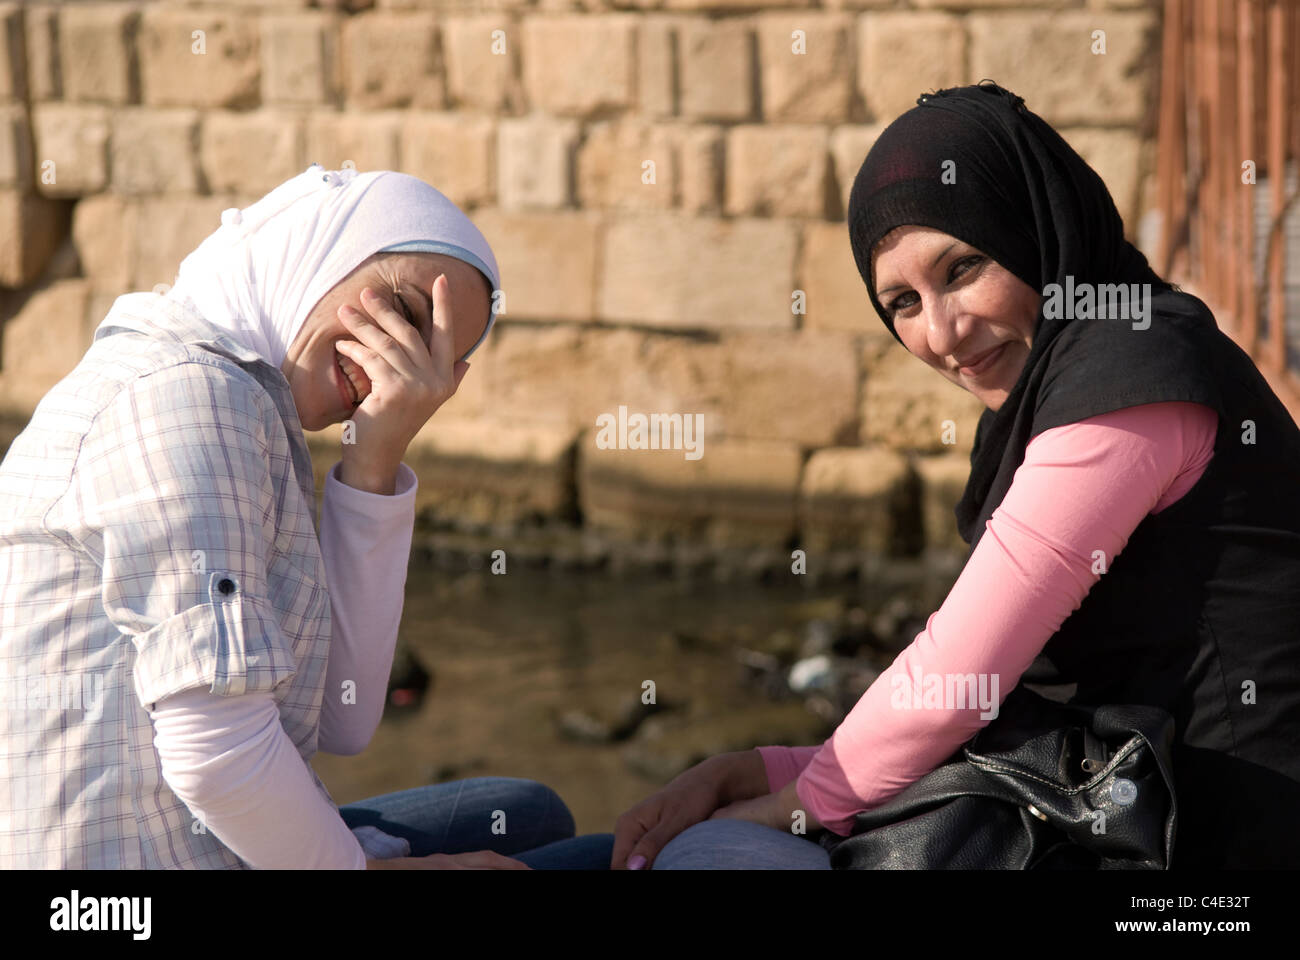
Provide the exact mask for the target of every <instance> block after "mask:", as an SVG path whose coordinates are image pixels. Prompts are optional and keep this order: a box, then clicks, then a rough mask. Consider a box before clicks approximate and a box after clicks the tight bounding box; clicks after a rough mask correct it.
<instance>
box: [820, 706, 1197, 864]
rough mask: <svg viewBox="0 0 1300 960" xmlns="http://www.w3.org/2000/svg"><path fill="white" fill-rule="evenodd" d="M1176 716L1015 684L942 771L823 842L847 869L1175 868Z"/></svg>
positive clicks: (836, 861) (824, 837) (826, 834)
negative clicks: (1054, 695)
mask: <svg viewBox="0 0 1300 960" xmlns="http://www.w3.org/2000/svg"><path fill="white" fill-rule="evenodd" d="M1173 732H1174V722H1173V717H1172V716H1170V714H1169V713H1168V712H1167V711H1165V710H1162V709H1160V708H1158V707H1151V706H1110V705H1105V706H1085V705H1081V704H1067V703H1058V702H1057V701H1055V700H1049V699H1048V698H1046V697H1044V696H1042V695H1041V694H1038V693H1035V692H1034V691H1032V690H1029V689H1027V688H1026V687H1024V686H1023V685H1021V686H1017V687H1016V688H1015V689H1014V690H1012V691H1011V693H1010V694H1009V695H1008V696H1007V698H1006V700H1005V701H1004V702H1003V704H1002V707H1001V709H1000V710H999V713H998V716H996V717H995V718H994V719H993V720H991V721H990V722H989V723H988V725H987V726H985V727H984V728H983V729H982V730H980V732H979V733H978V734H976V735H975V736H974V737H972V738H971V739H970V741H968V742H967V743H966V745H965V746H964V747H962V749H961V750H960V751H958V752H957V753H956V754H955V755H954V756H953V757H952V758H951V759H950V760H948V761H947V762H945V763H944V764H943V765H942V766H940V767H938V768H936V769H935V770H933V771H931V772H930V773H929V774H927V775H926V776H924V777H922V778H921V779H919V780H917V781H916V782H915V783H913V784H911V785H910V786H908V787H907V788H906V789H905V790H903V791H902V792H901V793H899V794H897V795H896V796H894V797H893V798H892V799H890V800H889V801H887V802H886V803H885V804H883V805H881V806H879V807H876V808H874V809H872V810H868V811H865V812H863V813H859V814H858V815H857V818H856V820H857V822H856V824H855V826H854V833H853V835H852V836H850V837H840V836H838V835H835V834H832V833H831V832H830V831H824V832H823V834H822V835H821V837H819V838H818V839H819V842H820V843H821V844H822V846H824V847H825V848H826V849H827V850H829V851H830V857H831V867H832V868H833V869H838V870H908V869H921V870H925V869H931V870H933V869H954V870H1034V869H1061V870H1098V869H1100V870H1115V869H1121V870H1124V869H1147V870H1164V869H1168V867H1169V864H1170V860H1171V858H1172V856H1173V851H1174V835H1175V830H1176V826H1177V804H1176V797H1175V794H1174V780H1173V772H1172V771H1173V758H1172V744H1173Z"/></svg>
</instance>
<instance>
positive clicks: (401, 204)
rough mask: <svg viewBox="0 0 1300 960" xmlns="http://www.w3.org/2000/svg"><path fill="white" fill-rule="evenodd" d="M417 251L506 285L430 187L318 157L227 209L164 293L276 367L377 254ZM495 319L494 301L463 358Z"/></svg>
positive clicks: (461, 217)
mask: <svg viewBox="0 0 1300 960" xmlns="http://www.w3.org/2000/svg"><path fill="white" fill-rule="evenodd" d="M418 250H423V251H428V252H433V253H443V254H446V255H448V256H451V257H454V258H456V259H457V260H463V261H465V262H466V263H468V264H471V265H472V266H474V267H476V268H478V270H479V271H480V272H481V273H482V274H483V275H484V276H485V277H487V279H488V282H489V284H490V285H491V289H492V290H494V291H495V290H498V289H500V286H501V278H500V275H499V274H498V272H497V262H496V258H495V257H494V256H493V255H492V250H491V248H490V247H489V246H488V244H487V241H486V240H485V239H483V235H482V234H481V233H479V231H478V228H477V227H475V226H474V224H473V223H471V222H470V220H469V218H468V217H467V216H465V214H464V213H463V212H462V211H461V209H460V208H459V207H457V206H456V205H455V204H454V203H452V202H451V201H450V200H448V199H447V198H446V197H445V196H443V195H442V194H441V193H440V192H439V191H437V190H435V189H434V188H433V187H431V186H430V185H429V184H427V183H425V182H424V181H423V180H420V179H419V178H417V177H412V176H409V175H408V174H405V173H397V172H395V171H392V170H378V171H371V172H368V173H358V172H357V171H356V170H353V169H343V170H330V171H327V170H325V168H324V167H322V166H321V165H320V164H318V163H313V164H312V165H311V166H309V167H308V168H307V169H306V170H305V171H303V172H302V173H300V174H298V175H297V176H296V177H293V178H291V179H289V180H286V181H285V182H284V183H282V184H280V186H278V187H276V188H275V189H274V190H272V191H271V192H270V193H268V194H267V195H266V196H264V197H263V198H262V199H261V200H258V201H257V202H256V203H254V204H252V205H250V206H247V207H244V208H243V209H242V210H241V209H239V208H238V207H230V208H229V209H227V210H225V211H223V212H222V214H221V226H220V227H219V228H218V229H217V230H216V231H214V232H213V233H212V234H210V235H209V236H208V237H207V239H206V240H204V241H203V242H202V243H201V244H199V246H198V247H197V248H195V250H194V251H193V252H192V253H190V255H189V256H187V257H186V258H185V259H184V260H183V261H181V267H180V272H179V273H178V274H177V276H176V284H175V285H174V286H173V287H172V288H171V290H170V291H168V293H167V294H166V296H168V297H170V298H173V299H177V300H182V301H188V302H189V303H190V304H191V305H192V306H193V307H194V308H195V309H196V310H197V311H198V312H199V313H200V314H201V315H202V316H203V317H204V318H205V319H206V320H207V321H208V322H209V323H211V324H213V325H214V326H217V327H219V328H221V329H222V330H223V331H225V332H226V333H228V334H229V335H230V336H231V337H233V338H234V339H235V340H236V341H237V342H239V343H241V344H243V345H244V346H246V347H248V348H249V349H251V350H254V351H256V352H257V353H258V354H259V355H260V356H261V357H262V359H264V360H266V361H268V362H269V363H270V364H272V365H273V366H274V367H275V368H276V369H277V370H278V369H279V368H280V365H281V364H282V363H283V362H284V358H285V355H286V354H287V353H288V350H289V344H291V343H292V342H293V339H294V337H295V336H297V334H298V331H299V329H301V327H302V325H303V323H304V322H305V321H306V319H307V315H308V314H309V313H311V310H312V308H313V307H314V306H315V305H316V304H317V303H318V302H319V301H320V299H321V297H323V296H324V295H325V294H326V293H327V292H328V291H329V290H330V288H331V287H333V286H334V285H335V284H336V283H338V282H339V281H340V280H342V279H343V278H344V277H346V276H347V275H348V274H350V273H351V272H352V271H353V270H355V269H356V268H357V266H358V265H359V264H360V263H362V261H364V260H365V259H366V258H367V257H369V256H371V255H372V254H375V253H380V252H384V251H418ZM495 319H496V316H495V313H494V311H493V310H492V309H491V306H490V305H489V310H488V317H487V326H486V327H485V328H484V330H483V336H481V337H479V339H478V341H477V342H476V343H475V344H474V346H472V347H470V349H469V350H468V351H467V352H466V353H465V357H468V356H469V355H470V354H471V353H473V352H474V351H475V350H476V349H477V348H478V346H479V344H481V343H482V342H483V340H484V339H486V338H487V335H488V331H489V330H491V329H492V323H493V321H494V320H495ZM461 359H464V357H462V358H461Z"/></svg>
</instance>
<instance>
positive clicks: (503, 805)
mask: <svg viewBox="0 0 1300 960" xmlns="http://www.w3.org/2000/svg"><path fill="white" fill-rule="evenodd" d="M466 784H467V786H469V785H473V788H474V790H475V792H482V794H483V799H488V798H490V799H491V806H492V807H493V810H492V811H491V812H492V817H493V820H494V827H493V829H494V831H495V832H499V833H504V834H507V835H508V834H510V833H513V832H514V830H516V829H517V830H518V831H519V832H520V834H521V835H525V836H527V838H528V842H529V843H530V845H531V846H538V847H540V846H542V845H544V844H547V843H554V842H555V841H557V840H567V839H569V838H570V837H572V836H573V835H574V833H575V832H576V825H575V823H574V821H573V814H572V813H571V812H570V811H569V808H568V806H567V805H566V804H565V802H564V800H563V799H561V797H560V795H559V794H558V793H556V792H555V791H554V790H552V789H551V788H550V787H548V786H547V785H546V784H544V783H539V782H538V781H536V780H528V779H525V778H522V777H476V778H474V779H472V780H469V781H466Z"/></svg>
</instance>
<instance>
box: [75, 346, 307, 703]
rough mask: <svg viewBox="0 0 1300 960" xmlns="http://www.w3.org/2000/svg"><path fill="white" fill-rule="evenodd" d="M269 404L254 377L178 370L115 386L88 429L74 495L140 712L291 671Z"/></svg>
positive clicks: (277, 678) (191, 366) (241, 690)
mask: <svg viewBox="0 0 1300 960" xmlns="http://www.w3.org/2000/svg"><path fill="white" fill-rule="evenodd" d="M264 402H268V403H269V400H267V399H265V395H264V394H262V395H261V396H259V393H258V390H257V388H256V386H255V385H254V384H252V383H251V381H247V382H246V381H244V380H242V379H241V378H238V377H231V376H230V375H229V374H228V373H226V372H224V371H221V370H218V369H214V368H212V367H208V366H206V365H204V364H199V363H181V364H175V365H172V366H169V367H166V368H163V369H161V370H158V371H157V372H154V373H150V374H148V375H145V376H142V377H139V378H137V379H136V380H134V381H132V382H131V383H130V384H129V385H128V386H126V387H124V388H123V390H122V391H121V393H120V394H119V395H118V397H117V398H116V399H115V400H114V402H112V403H111V404H109V405H108V406H107V407H106V408H105V409H104V410H103V411H102V412H101V413H100V414H99V418H100V422H97V423H96V425H95V427H94V429H92V430H91V431H90V432H89V433H88V434H87V438H86V441H85V444H84V447H83V449H82V451H81V453H80V455H79V459H80V464H81V465H80V469H79V470H78V471H77V473H76V483H77V485H78V486H77V490H76V493H77V495H78V496H80V497H81V499H82V501H83V503H84V504H85V505H86V507H85V509H86V511H87V512H88V513H93V514H94V521H95V522H94V527H95V529H97V530H98V531H100V532H99V533H98V534H97V537H98V540H99V542H90V543H87V544H83V546H84V547H85V548H86V549H87V550H88V551H89V552H90V554H91V555H92V556H98V558H99V560H100V563H101V566H102V573H103V575H102V584H103V605H104V611H105V613H106V615H107V616H108V617H109V619H110V620H111V621H112V622H113V623H114V624H115V625H116V626H117V627H118V628H119V629H120V630H121V631H122V632H123V634H124V635H126V636H127V637H128V638H129V639H130V642H131V643H132V645H133V646H134V648H135V654H136V655H135V660H134V666H133V682H134V687H135V693H136V696H137V697H138V698H139V700H140V702H141V704H142V705H143V706H144V707H145V708H146V709H148V708H150V707H152V706H153V705H154V704H155V703H157V702H158V701H159V700H162V699H163V698H165V697H167V696H169V695H171V694H175V693H178V692H180V691H183V690H188V689H192V688H196V687H199V688H203V689H206V690H209V691H211V692H212V693H214V694H218V695H223V696H236V695H242V694H247V693H255V692H259V691H271V690H273V689H275V688H276V687H277V686H278V685H279V684H281V683H283V682H284V681H286V680H288V679H289V678H290V677H292V676H293V674H294V672H295V670H296V661H295V657H294V649H293V645H292V644H291V643H290V642H289V641H288V639H287V638H286V637H285V636H284V635H283V633H282V631H281V629H280V625H279V623H278V622H277V618H276V614H275V610H274V608H273V606H272V604H271V603H270V595H271V594H270V590H271V586H270V583H269V580H270V571H269V570H268V549H267V545H268V544H271V543H273V542H275V540H276V537H277V528H276V519H277V515H278V511H279V506H280V505H279V504H277V502H276V492H275V489H274V487H273V484H272V481H271V476H270V470H269V467H268V458H269V456H270V453H269V451H268V444H267V439H266V436H265V429H264V418H265V417H266V416H267V414H268V412H267V411H266V410H264V409H263V408H262V406H261V405H262V403H264Z"/></svg>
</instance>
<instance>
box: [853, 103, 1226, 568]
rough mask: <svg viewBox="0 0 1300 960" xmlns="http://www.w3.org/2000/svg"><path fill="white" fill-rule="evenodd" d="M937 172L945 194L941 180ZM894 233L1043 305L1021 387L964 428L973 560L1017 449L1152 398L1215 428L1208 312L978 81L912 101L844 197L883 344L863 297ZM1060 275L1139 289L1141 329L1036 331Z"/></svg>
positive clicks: (1042, 131) (1126, 324)
mask: <svg viewBox="0 0 1300 960" xmlns="http://www.w3.org/2000/svg"><path fill="white" fill-rule="evenodd" d="M949 161H951V163H949ZM945 171H947V172H948V173H949V176H948V177H947V179H949V180H953V182H948V183H945V182H944V180H945ZM954 177H955V180H954ZM905 224H916V225H918V226H925V227H931V228H933V229H936V230H942V231H943V232H945V233H947V234H949V235H951V236H953V237H956V238H957V239H959V240H962V241H964V242H965V243H968V244H970V245H971V246H973V247H976V248H977V249H979V250H980V251H981V252H983V253H985V254H987V255H988V256H990V257H992V258H993V259H994V260H995V261H997V262H998V263H999V264H1001V265H1002V266H1003V267H1005V268H1006V269H1007V270H1008V271H1010V272H1011V273H1013V274H1014V275H1015V276H1017V277H1019V278H1020V279H1021V280H1023V281H1024V282H1025V283H1026V284H1028V285H1029V286H1031V287H1033V288H1034V289H1035V290H1037V291H1038V292H1039V293H1041V294H1044V297H1045V299H1044V303H1043V307H1040V309H1039V313H1038V317H1037V320H1036V327H1035V333H1034V336H1033V340H1032V344H1031V347H1030V352H1029V356H1028V357H1027V359H1026V360H1025V366H1024V369H1023V370H1022V371H1021V373H1020V376H1019V379H1018V380H1017V381H1016V384H1015V386H1014V387H1013V388H1012V390H1011V392H1010V393H1009V394H1008V396H1007V398H1006V400H1005V401H1004V403H1003V404H1002V406H1001V407H1000V408H999V409H998V410H997V411H996V412H995V411H993V410H985V411H984V413H983V415H982V416H981V417H980V419H979V423H978V425H977V427H976V431H975V439H974V446H973V449H972V450H971V474H970V479H969V480H968V482H967V485H966V490H965V492H964V493H963V495H962V499H961V501H960V502H959V503H958V505H957V508H956V514H957V525H958V529H959V530H960V532H961V535H962V538H963V539H964V540H966V542H967V543H969V544H970V545H971V551H972V552H973V551H974V548H975V545H976V543H977V542H978V541H979V538H980V536H981V535H982V534H983V531H984V528H985V524H986V523H987V521H988V519H989V517H990V516H992V514H993V511H994V510H995V509H996V508H997V506H998V504H999V503H1001V501H1002V498H1003V496H1005V494H1006V492H1007V489H1008V488H1009V487H1010V484H1011V477H1012V475H1013V474H1014V472H1015V469H1016V468H1017V467H1018V466H1019V465H1020V463H1021V462H1022V461H1023V460H1024V451H1025V447H1026V446H1027V444H1028V443H1029V441H1030V440H1031V439H1032V438H1033V437H1034V436H1036V435H1037V434H1039V433H1041V432H1043V431H1044V430H1047V429H1050V428H1051V427H1055V426H1061V425H1063V424H1066V423H1073V422H1076V421H1078V420H1083V419H1086V418H1088V417H1091V416H1096V415H1098V414H1101V413H1107V412H1110V411H1111V410H1117V409H1120V408H1123V407H1127V406H1134V405H1137V404H1142V403H1156V402H1159V401H1163V400H1187V401H1193V402H1199V403H1205V404H1207V405H1209V406H1212V407H1214V408H1215V409H1216V410H1218V411H1219V414H1220V417H1221V418H1223V417H1224V413H1223V405H1222V402H1221V401H1220V398H1219V395H1218V390H1217V388H1216V386H1215V383H1214V378H1213V376H1212V375H1211V373H1210V371H1209V370H1208V368H1207V365H1206V363H1205V354H1204V352H1203V351H1204V349H1205V348H1206V347H1207V345H1208V344H1209V339H1208V338H1209V337H1210V336H1211V334H1212V333H1217V327H1216V326H1215V324H1214V319H1213V317H1212V316H1211V315H1210V314H1209V311H1208V309H1206V308H1205V305H1204V304H1203V303H1201V301H1199V300H1198V299H1196V298H1195V297H1192V296H1191V295H1189V294H1185V293H1182V292H1179V291H1177V290H1175V289H1174V288H1172V287H1171V286H1170V285H1169V284H1167V283H1165V282H1164V281H1163V280H1161V278H1160V277H1159V276H1158V275H1157V274H1156V273H1155V272H1154V271H1153V270H1152V269H1151V267H1150V265H1149V264H1148V263H1147V259H1146V257H1145V256H1143V255H1142V253H1141V251H1139V250H1138V249H1137V248H1136V247H1134V246H1133V245H1132V244H1131V243H1129V242H1128V241H1127V240H1125V239H1124V225H1123V222H1122V220H1121V218H1120V215H1119V212H1118V211H1117V210H1116V209H1115V203H1114V201H1113V200H1112V199H1111V196H1110V193H1109V192H1108V191H1107V189H1106V186H1105V184H1104V183H1103V182H1102V180H1101V178H1100V177H1099V176H1098V175H1097V174H1096V173H1095V172H1094V171H1093V169H1092V168H1091V167H1089V166H1088V164H1087V163H1086V162H1085V161H1084V160H1083V158H1082V157H1080V156H1079V155H1078V153H1076V152H1075V151H1074V149H1073V148H1072V147H1070V145H1069V144H1067V143H1066V142H1065V140H1063V139H1062V138H1061V136H1060V135H1059V134H1058V133H1057V132H1056V131H1055V130H1053V129H1052V128H1051V126H1049V125H1048V124H1047V123H1046V122H1045V121H1044V120H1042V119H1041V118H1040V117H1038V116H1037V115H1036V114H1034V113H1032V112H1031V111H1029V110H1028V109H1027V108H1026V107H1025V105H1024V98H1022V97H1018V96H1016V95H1015V94H1014V93H1012V92H1010V91H1009V90H1006V89H1004V88H1002V87H1000V86H998V85H997V84H996V83H993V81H991V80H985V81H981V82H980V83H979V84H975V85H972V86H968V87H953V88H949V89H946V90H939V91H937V92H935V93H931V94H924V95H922V96H921V97H919V98H918V99H917V106H915V107H913V108H912V109H910V110H908V111H907V112H906V113H904V114H903V115H902V116H900V117H899V118H898V119H897V120H895V121H894V122H893V123H891V124H890V125H889V126H888V127H886V128H885V130H884V131H883V132H882V133H881V134H880V136H879V137H878V138H877V140H876V142H875V144H874V145H873V146H872V148H871V150H870V152H869V153H868V154H867V158H866V160H865V161H864V162H863V164H862V167H861V169H860V170H859V171H858V175H857V178H856V179H855V180H854V182H853V189H852V192H851V193H850V197H849V210H848V227H849V238H850V241H851V243H852V245H853V256H854V259H855V260H856V261H857V265H858V272H859V273H860V274H861V275H862V279H863V281H864V282H865V283H866V285H867V291H868V293H869V295H870V297H871V303H872V305H873V306H874V307H875V308H876V312H877V313H878V314H879V315H880V317H881V319H882V320H883V321H884V323H885V325H886V326H887V327H888V328H889V330H890V332H891V333H893V334H894V338H895V339H899V338H898V334H897V332H895V331H894V327H893V324H892V323H891V322H890V320H889V318H888V317H887V315H886V312H885V309H884V306H883V305H882V304H881V303H880V301H879V299H878V298H877V296H876V288H875V283H874V278H873V276H872V270H871V266H872V264H871V255H872V248H873V247H874V246H875V245H876V243H877V242H879V240H880V239H881V238H882V237H884V236H885V235H886V234H887V233H889V232H890V231H891V230H893V229H894V228H895V227H898V226H902V225H905ZM1067 277H1072V278H1073V280H1072V282H1073V286H1074V287H1075V288H1076V289H1078V288H1080V287H1081V285H1083V284H1091V285H1094V288H1095V285H1099V284H1119V283H1123V284H1134V283H1136V284H1150V285H1151V287H1150V294H1151V301H1150V306H1151V312H1150V314H1149V315H1148V317H1147V321H1148V323H1149V326H1147V327H1146V328H1145V329H1136V330H1135V329H1133V323H1131V322H1130V321H1129V320H1128V319H1115V318H1112V319H1106V320H1100V319H1082V318H1081V319H1070V318H1071V317H1072V316H1073V313H1072V312H1070V311H1065V312H1064V314H1063V315H1062V316H1059V317H1057V316H1054V317H1052V318H1048V317H1045V316H1044V309H1043V308H1044V307H1046V306H1047V303H1048V301H1047V300H1046V294H1045V293H1044V288H1045V287H1046V285H1047V284H1051V283H1057V284H1060V285H1061V287H1062V288H1063V289H1065V288H1066V287H1067V283H1068V282H1069V281H1067ZM1139 289H1141V288H1139ZM899 342H900V343H902V340H901V339H899Z"/></svg>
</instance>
